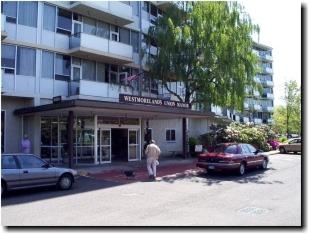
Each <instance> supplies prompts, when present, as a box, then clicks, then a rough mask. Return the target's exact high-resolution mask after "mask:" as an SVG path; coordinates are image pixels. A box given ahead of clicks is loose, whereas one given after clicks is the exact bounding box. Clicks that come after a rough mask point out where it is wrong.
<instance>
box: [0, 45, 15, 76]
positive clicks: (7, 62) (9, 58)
mask: <svg viewBox="0 0 309 235" xmlns="http://www.w3.org/2000/svg"><path fill="white" fill-rule="evenodd" d="M1 68H2V70H3V71H4V73H8V74H14V73H15V46H9V45H1Z"/></svg>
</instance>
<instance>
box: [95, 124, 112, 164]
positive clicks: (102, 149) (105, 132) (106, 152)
mask: <svg viewBox="0 0 309 235" xmlns="http://www.w3.org/2000/svg"><path fill="white" fill-rule="evenodd" d="M97 160H98V162H99V163H104V162H111V130H110V129H102V130H101V129H99V130H98V159H97Z"/></svg>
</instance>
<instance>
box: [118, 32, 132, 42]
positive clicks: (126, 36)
mask: <svg viewBox="0 0 309 235" xmlns="http://www.w3.org/2000/svg"><path fill="white" fill-rule="evenodd" d="M119 41H120V42H122V43H125V44H128V45H130V31H129V30H128V29H124V28H120V32H119Z"/></svg>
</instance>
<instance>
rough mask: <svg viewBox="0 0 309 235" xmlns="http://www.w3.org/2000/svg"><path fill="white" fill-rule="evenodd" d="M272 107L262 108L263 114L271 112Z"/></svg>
mask: <svg viewBox="0 0 309 235" xmlns="http://www.w3.org/2000/svg"><path fill="white" fill-rule="evenodd" d="M273 111H274V107H271V106H263V112H273Z"/></svg>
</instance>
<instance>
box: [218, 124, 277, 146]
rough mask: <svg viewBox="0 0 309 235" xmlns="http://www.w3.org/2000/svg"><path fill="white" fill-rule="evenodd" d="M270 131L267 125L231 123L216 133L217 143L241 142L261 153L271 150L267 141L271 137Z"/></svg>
mask: <svg viewBox="0 0 309 235" xmlns="http://www.w3.org/2000/svg"><path fill="white" fill-rule="evenodd" d="M272 135H273V133H272V130H271V129H270V127H269V126H267V125H254V124H252V123H248V124H241V123H236V122H233V123H231V124H230V125H229V126H227V127H226V128H225V129H221V130H220V131H218V132H217V138H216V139H217V143H222V142H242V143H249V144H252V145H253V146H255V147H256V148H258V149H261V150H263V151H269V150H271V146H270V145H269V144H268V143H267V140H268V139H269V138H270V136H272Z"/></svg>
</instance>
